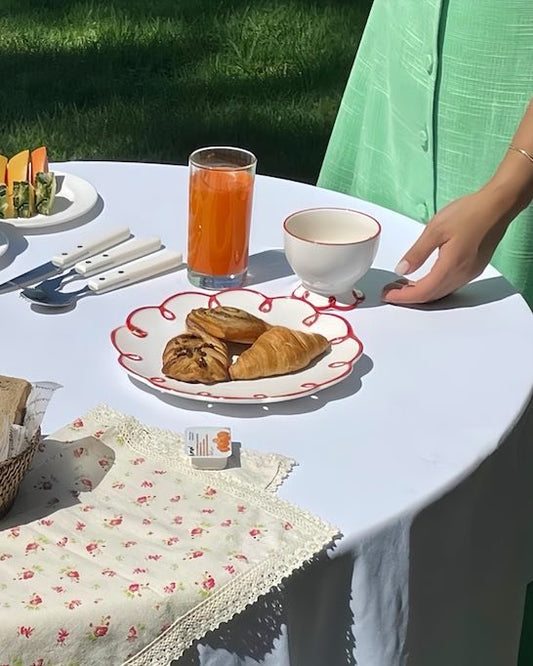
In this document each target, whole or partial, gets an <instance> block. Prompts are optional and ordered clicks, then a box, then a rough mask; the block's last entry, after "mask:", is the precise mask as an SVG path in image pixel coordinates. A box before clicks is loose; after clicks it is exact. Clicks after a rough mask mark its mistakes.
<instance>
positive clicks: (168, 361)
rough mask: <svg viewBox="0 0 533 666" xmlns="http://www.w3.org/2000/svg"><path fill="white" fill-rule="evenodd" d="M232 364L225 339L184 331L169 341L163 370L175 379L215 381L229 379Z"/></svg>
mask: <svg viewBox="0 0 533 666" xmlns="http://www.w3.org/2000/svg"><path fill="white" fill-rule="evenodd" d="M229 364H230V359H229V355H228V349H227V347H226V345H225V344H224V342H222V340H217V339H216V338H211V337H210V336H207V335H197V334H195V333H183V334H182V335H177V336H176V337H174V338H171V339H170V340H169V341H168V342H167V344H166V346H165V349H164V351H163V368H162V372H163V374H164V375H166V376H167V377H170V378H171V379H179V380H181V381H184V382H201V383H202V384H213V383H214V382H224V381H227V380H228V379H229V376H228V366H229Z"/></svg>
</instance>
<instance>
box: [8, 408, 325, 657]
mask: <svg viewBox="0 0 533 666" xmlns="http://www.w3.org/2000/svg"><path fill="white" fill-rule="evenodd" d="M121 432H122V434H121ZM123 433H124V429H122V431H120V429H117V428H113V429H111V430H110V429H109V424H108V423H102V421H101V419H100V420H98V419H96V418H95V417H92V418H91V416H90V415H86V416H82V417H80V418H76V419H75V420H73V422H72V423H70V424H69V425H68V426H67V427H66V428H64V429H62V430H61V431H60V432H59V433H56V435H54V436H53V437H51V438H49V441H47V443H46V446H45V448H44V451H43V452H42V454H41V455H40V457H39V458H38V460H37V463H36V464H34V467H33V469H32V470H31V471H30V472H29V473H28V474H27V476H26V478H25V480H24V482H23V486H22V488H21V492H20V497H19V499H18V500H17V503H16V505H15V507H14V509H13V512H12V513H11V514H9V515H8V517H7V518H6V519H5V520H4V521H2V522H0V572H1V576H0V592H1V594H0V604H1V607H2V611H3V612H2V622H1V623H0V665H1V666H26V665H30V664H31V665H35V664H39V665H40V666H85V665H87V666H88V665H89V664H90V665H91V666H92V665H94V664H96V663H110V664H117V665H118V664H123V663H128V664H132V665H136V666H140V665H148V664H149V665H150V666H157V664H167V663H168V661H169V660H170V659H172V658H178V657H179V656H180V654H182V652H183V651H184V650H185V649H186V648H187V647H188V646H189V645H190V643H191V641H192V640H193V638H194V637H195V636H196V635H197V634H198V631H200V633H206V632H207V631H209V630H211V629H213V628H216V627H217V626H218V624H219V623H220V622H222V621H226V620H229V619H230V618H231V617H232V615H234V614H235V613H237V612H239V611H241V610H242V609H243V608H244V607H245V606H246V605H247V604H248V603H251V602H253V601H254V600H255V599H256V598H257V597H258V596H259V595H261V594H263V593H265V592H267V591H268V589H270V588H271V587H272V586H273V585H276V584H279V582H281V580H282V578H284V577H286V576H287V575H289V574H290V573H291V571H292V570H293V569H295V568H296V567H298V566H300V565H301V564H303V563H304V562H305V561H306V560H308V559H310V558H311V557H312V556H313V555H314V554H316V553H317V552H318V551H319V550H321V549H322V548H323V547H325V546H326V545H328V544H329V543H330V542H331V540H332V539H333V538H334V537H335V535H336V533H337V532H336V530H335V529H334V528H332V527H331V526H329V525H327V524H326V523H324V522H323V521H321V520H320V519H318V518H316V517H314V516H311V515H309V514H307V513H305V512H303V511H301V510H299V509H298V508H297V507H294V506H292V505H289V504H287V503H286V502H283V501H281V500H279V499H277V498H276V497H275V495H273V494H272V493H271V492H269V491H266V490H264V489H262V488H258V487H255V486H252V485H249V484H246V483H243V482H242V480H239V481H236V480H235V479H233V478H232V477H231V476H229V475H226V476H224V474H223V473H220V472H204V471H198V470H194V469H192V468H191V466H190V465H189V464H188V460H186V459H185V460H184V459H183V458H182V457H181V456H177V457H176V459H175V460H174V461H173V462H172V464H170V463H169V460H168V459H165V460H164V461H163V460H162V459H160V458H158V456H157V455H154V456H150V455H146V453H144V454H140V453H139V451H137V450H135V448H132V446H134V444H135V442H130V443H129V444H126V443H125V438H124V436H123ZM130 444H132V446H130ZM153 641H155V643H153ZM149 644H151V645H150V647H149V648H148V649H145V648H147V646H148V645H149Z"/></svg>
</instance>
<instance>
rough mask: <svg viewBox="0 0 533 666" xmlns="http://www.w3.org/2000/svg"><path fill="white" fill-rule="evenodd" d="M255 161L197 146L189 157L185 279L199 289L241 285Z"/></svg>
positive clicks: (233, 151) (235, 151) (239, 152)
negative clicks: (186, 274)
mask: <svg viewBox="0 0 533 666" xmlns="http://www.w3.org/2000/svg"><path fill="white" fill-rule="evenodd" d="M256 163H257V159H256V158H255V155H253V154H252V153H251V152H249V151H248V150H243V149H241V148H232V147H230V146H212V147H209V148H199V149H198V150H195V151H194V152H193V153H192V154H191V156H190V157H189V235H188V248H187V271H188V277H189V281H190V282H191V283H192V284H193V285H195V286H196V287H201V288H202V289H226V288H228V287H240V286H242V285H243V283H244V280H245V278H246V271H247V268H248V243H249V239H250V220H251V216H252V199H253V191H254V179H255V167H256Z"/></svg>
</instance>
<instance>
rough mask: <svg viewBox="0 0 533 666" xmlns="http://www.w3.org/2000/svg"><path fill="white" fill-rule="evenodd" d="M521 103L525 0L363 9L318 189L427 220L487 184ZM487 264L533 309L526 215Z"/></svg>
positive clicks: (531, 33)
mask: <svg viewBox="0 0 533 666" xmlns="http://www.w3.org/2000/svg"><path fill="white" fill-rule="evenodd" d="M532 95H533V1H532V0H505V1H503V0H499V1H498V0H374V4H373V7H372V10H371V12H370V15H369V18H368V22H367V25H366V28H365V32H364V34H363V37H362V39H361V43H360V46H359V50H358V53H357V57H356V59H355V62H354V65H353V69H352V72H351V74H350V77H349V80H348V83H347V87H346V90H345V92H344V96H343V99H342V102H341V105H340V108H339V112H338V115H337V119H336V122H335V125H334V128H333V132H332V135H331V138H330V142H329V145H328V148H327V152H326V155H325V158H324V162H323V165H322V169H321V172H320V176H319V180H318V185H319V186H321V187H325V188H328V189H333V190H338V191H341V192H345V193H349V194H352V195H354V196H357V197H360V198H362V199H365V200H368V201H373V202H375V203H378V204H380V205H382V206H385V207H387V208H391V209H393V210H396V211H398V212H400V213H403V214H405V215H407V216H409V217H411V218H414V219H416V220H420V221H422V222H427V221H428V220H429V219H430V218H431V216H432V215H433V214H434V213H435V212H436V211H437V210H438V209H439V208H441V207H442V206H444V205H445V204H446V203H449V202H450V201H452V200H454V199H456V198H457V197H459V196H461V195H463V194H466V193H468V192H472V191H474V190H475V189H477V188H479V187H480V186H481V185H482V184H483V183H484V182H486V181H487V180H488V179H489V178H490V176H491V175H492V174H493V173H494V170H495V169H496V167H497V165H498V164H499V162H500V160H501V159H502V157H503V156H504V154H505V151H506V149H507V146H508V144H509V142H510V140H511V138H512V136H513V134H514V132H515V130H516V128H517V126H518V123H519V122H520V119H521V118H522V116H523V114H524V111H525V109H526V107H527V104H528V102H529V100H530V98H531V96H532ZM524 159H526V158H524ZM405 249H407V248H405ZM493 264H494V265H495V266H496V268H497V269H498V270H499V271H500V272H501V273H502V274H503V275H504V276H505V277H506V278H507V279H508V280H509V281H510V282H511V283H512V284H513V285H514V286H515V287H516V288H517V289H518V290H519V291H521V292H522V293H523V295H524V296H525V298H526V300H527V301H528V302H529V304H530V306H533V206H530V207H529V208H528V209H527V210H526V211H524V212H523V213H521V214H520V215H519V216H518V217H517V218H516V219H515V220H514V221H513V223H512V224H511V226H510V227H509V229H508V231H507V233H506V235H505V237H504V239H503V240H502V242H501V243H500V245H499V247H498V249H497V250H496V253H495V255H494V257H493Z"/></svg>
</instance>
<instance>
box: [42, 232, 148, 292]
mask: <svg viewBox="0 0 533 666" xmlns="http://www.w3.org/2000/svg"><path fill="white" fill-rule="evenodd" d="M160 248H161V239H160V238H158V237H156V236H153V237H152V238H132V239H131V240H127V241H126V242H125V243H120V245H115V247H113V248H112V249H106V250H105V251H104V252H101V253H100V254H97V255H95V256H91V257H90V258H88V259H83V260H82V261H78V263H77V264H75V265H74V266H73V267H72V268H71V269H70V270H69V271H68V272H67V273H62V274H61V275H59V276H58V277H54V278H48V280H43V281H42V282H39V284H37V285H35V286H34V287H32V289H31V293H32V294H33V295H34V296H36V294H37V291H42V292H47V293H50V292H52V291H56V290H57V289H60V288H61V285H62V284H63V283H64V282H66V281H69V282H71V281H72V280H75V279H77V278H87V277H89V276H91V275H94V274H95V273H100V272H101V271H103V270H106V269H109V268H114V267H115V266H121V265H122V264H125V263H127V262H128V261H133V260H134V259H138V258H139V257H144V256H145V255H147V254H150V253H151V252H155V251H156V250H159V249H160Z"/></svg>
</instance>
